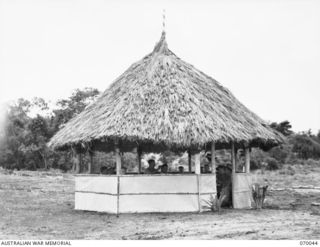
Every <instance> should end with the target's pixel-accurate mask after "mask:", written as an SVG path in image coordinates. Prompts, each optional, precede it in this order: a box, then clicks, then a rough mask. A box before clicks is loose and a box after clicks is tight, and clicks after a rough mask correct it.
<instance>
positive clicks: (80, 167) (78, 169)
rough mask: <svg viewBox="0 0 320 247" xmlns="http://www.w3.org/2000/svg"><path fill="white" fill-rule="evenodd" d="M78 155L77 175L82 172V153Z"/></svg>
mask: <svg viewBox="0 0 320 247" xmlns="http://www.w3.org/2000/svg"><path fill="white" fill-rule="evenodd" d="M77 155H78V162H77V164H76V174H78V173H81V172H82V154H81V152H78V153H77Z"/></svg>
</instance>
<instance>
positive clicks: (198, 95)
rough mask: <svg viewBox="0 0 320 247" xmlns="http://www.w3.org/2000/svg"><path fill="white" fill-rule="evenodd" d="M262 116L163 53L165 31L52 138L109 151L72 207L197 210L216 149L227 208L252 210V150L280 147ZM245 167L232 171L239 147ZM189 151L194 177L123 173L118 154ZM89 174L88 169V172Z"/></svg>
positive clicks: (212, 188)
mask: <svg viewBox="0 0 320 247" xmlns="http://www.w3.org/2000/svg"><path fill="white" fill-rule="evenodd" d="M282 140H283V139H282V137H281V136H280V135H279V134H277V133H275V132H274V131H273V130H272V129H271V128H270V127H269V126H268V125H267V124H266V123H265V122H264V121H263V120H262V119H260V118H259V117H258V116H257V115H256V114H254V113H253V112H251V111H250V110H249V109H248V108H246V107H245V106H244V105H243V104H241V103H240V102H239V101H238V100H237V99H236V98H235V97H234V96H233V95H232V93H231V92H230V91H229V90H228V89H226V88H225V87H223V86H222V85H221V84H219V83H218V82H217V81H216V80H214V79H213V78H211V77H210V76H208V75H206V74H204V73H203V72H201V71H199V70H198V69H196V68H195V67H193V66H192V65H190V64H188V63H186V62H185V61H183V60H181V59H180V58H179V57H177V56H176V55H175V54H174V53H173V52H172V51H171V50H169V48H168V46H167V42H166V37H165V32H163V33H162V36H161V39H160V41H159V42H158V43H157V44H156V46H155V48H154V50H153V51H152V52H151V53H150V54H149V55H147V56H145V57H144V58H143V59H142V60H140V61H138V62H136V63H134V64H133V65H131V66H130V67H129V68H128V69H127V70H126V71H125V72H124V73H123V74H122V75H121V76H120V77H119V78H117V79H116V80H115V81H114V82H113V83H112V84H111V85H110V87H109V88H108V89H107V90H106V91H105V92H104V93H102V95H100V96H99V97H98V99H97V100H96V101H95V102H93V103H92V104H91V105H89V106H88V107H87V108H86V109H85V110H84V111H83V112H82V113H80V114H79V115H77V116H76V117H74V118H73V119H72V120H71V121H69V122H68V123H67V124H66V125H65V126H64V127H63V128H62V129H61V130H60V131H59V132H58V133H57V134H56V135H55V136H54V137H53V138H52V139H51V141H50V143H49V146H51V147H53V148H56V149H66V148H73V149H74V150H77V152H79V153H81V152H82V153H83V152H85V151H89V152H90V154H93V153H94V151H96V150H98V151H104V152H114V153H115V160H116V174H115V175H94V174H83V175H78V176H76V178H75V180H76V192H75V208H76V209H82V210H93V211H105V212H111V213H125V212H186V211H201V210H202V206H203V200H206V199H208V198H209V197H210V196H215V195H216V174H215V171H216V169H215V159H214V155H215V150H217V149H222V148H223V149H230V150H231V153H232V169H233V170H232V174H233V175H232V187H233V207H234V208H247V207H250V205H251V204H250V191H251V190H250V176H249V170H250V148H251V147H260V148H268V147H272V146H275V145H278V144H279V143H281V142H282ZM239 149H244V151H245V157H246V159H245V160H246V165H245V170H244V172H242V173H237V172H236V165H237V164H236V162H237V155H236V153H237V150H239ZM165 150H171V151H173V152H181V151H187V152H188V153H189V166H190V167H191V156H192V155H194V167H195V169H194V172H193V171H191V170H190V172H189V173H184V174H141V173H140V174H135V175H132V174H131V175H126V174H121V155H120V153H122V152H129V151H130V152H132V151H134V152H136V153H137V166H138V167H139V171H141V154H142V153H143V152H162V151H165ZM203 150H206V151H211V154H212V157H213V158H211V166H212V168H211V171H212V173H211V174H201V171H200V152H201V151H203ZM89 170H90V169H89Z"/></svg>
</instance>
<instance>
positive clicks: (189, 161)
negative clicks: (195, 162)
mask: <svg viewBox="0 0 320 247" xmlns="http://www.w3.org/2000/svg"><path fill="white" fill-rule="evenodd" d="M188 167H189V172H190V173H191V171H192V168H191V152H190V150H189V151H188Z"/></svg>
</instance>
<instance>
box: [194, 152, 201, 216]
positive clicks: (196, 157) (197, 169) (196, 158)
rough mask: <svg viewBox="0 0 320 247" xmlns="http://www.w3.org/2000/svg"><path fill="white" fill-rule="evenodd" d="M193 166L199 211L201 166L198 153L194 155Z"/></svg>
mask: <svg viewBox="0 0 320 247" xmlns="http://www.w3.org/2000/svg"><path fill="white" fill-rule="evenodd" d="M194 166H195V174H196V176H197V188H198V207H199V212H201V202H200V200H201V198H200V194H201V188H200V174H201V166H200V153H197V154H195V155H194Z"/></svg>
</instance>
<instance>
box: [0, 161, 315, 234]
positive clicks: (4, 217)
mask: <svg viewBox="0 0 320 247" xmlns="http://www.w3.org/2000/svg"><path fill="white" fill-rule="evenodd" d="M306 171H307V172H306ZM285 172H286V171H283V170H282V171H273V172H264V173H261V172H260V171H258V172H255V174H254V176H255V179H256V180H259V181H264V182H266V183H269V185H270V186H271V189H272V190H271V191H269V192H268V195H267V204H266V208H265V209H262V210H232V209H224V210H222V212H221V213H220V214H218V213H211V212H210V213H202V214H198V213H194V214H190V213H188V214H187V213H183V214H124V215H120V216H119V217H116V216H115V215H108V214H103V213H95V212H85V211H75V210H74V209H73V208H74V181H73V176H72V175H71V174H61V173H54V172H26V171H23V172H15V173H12V174H8V172H7V171H4V170H2V171H1V172H0V239H320V215H318V214H315V213H313V210H312V208H311V203H312V202H318V203H319V202H320V189H317V187H320V167H309V168H307V169H304V168H303V167H299V166H296V167H295V168H294V173H295V174H293V172H290V174H291V175H288V174H283V173H285ZM301 185H303V186H312V187H315V189H314V188H313V189H293V188H295V187H297V186H301ZM279 188H280V190H274V189H279Z"/></svg>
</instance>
